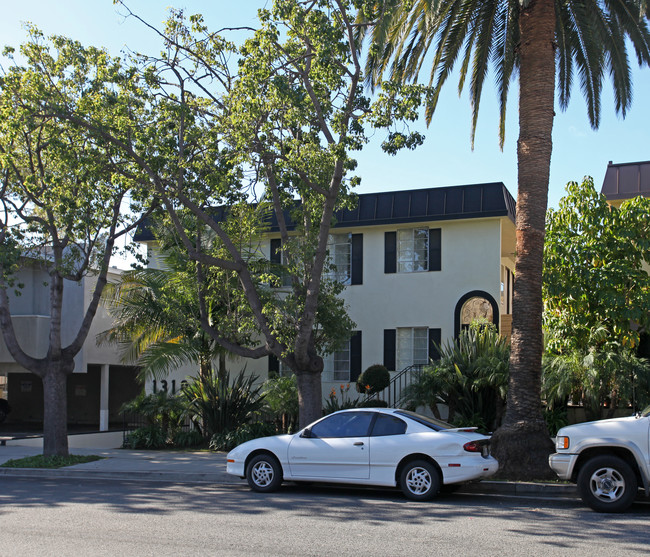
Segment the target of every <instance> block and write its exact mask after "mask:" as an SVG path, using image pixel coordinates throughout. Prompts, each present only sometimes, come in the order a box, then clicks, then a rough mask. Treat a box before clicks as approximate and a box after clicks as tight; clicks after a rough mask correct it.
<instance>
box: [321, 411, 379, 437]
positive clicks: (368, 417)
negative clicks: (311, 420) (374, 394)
mask: <svg viewBox="0 0 650 557" xmlns="http://www.w3.org/2000/svg"><path fill="white" fill-rule="evenodd" d="M372 417H373V414H372V413H371V412H344V413H342V414H333V415H332V416H328V417H327V418H324V419H323V420H321V421H320V422H318V423H317V424H315V425H314V426H313V427H312V428H311V434H312V436H313V437H320V438H327V437H367V436H368V428H369V427H370V422H371V421H372Z"/></svg>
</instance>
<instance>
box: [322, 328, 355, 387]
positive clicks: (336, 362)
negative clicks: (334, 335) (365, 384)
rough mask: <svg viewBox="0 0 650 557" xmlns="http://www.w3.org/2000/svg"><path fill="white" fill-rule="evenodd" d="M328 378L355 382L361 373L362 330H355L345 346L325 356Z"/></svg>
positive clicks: (325, 370)
mask: <svg viewBox="0 0 650 557" xmlns="http://www.w3.org/2000/svg"><path fill="white" fill-rule="evenodd" d="M323 360H324V361H323V366H324V367H323V371H324V372H325V377H326V380H331V381H337V382H338V381H342V382H344V383H353V382H354V381H356V380H357V379H358V378H359V375H360V374H361V331H354V332H353V333H352V336H351V337H350V340H349V341H348V342H346V343H345V345H344V346H343V348H341V349H340V350H337V351H336V352H334V353H333V354H328V355H327V356H325V357H324V358H323Z"/></svg>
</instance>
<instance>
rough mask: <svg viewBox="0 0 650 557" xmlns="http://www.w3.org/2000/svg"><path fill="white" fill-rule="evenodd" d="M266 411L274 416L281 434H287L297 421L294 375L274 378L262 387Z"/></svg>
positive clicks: (296, 388) (296, 389)
mask: <svg viewBox="0 0 650 557" xmlns="http://www.w3.org/2000/svg"><path fill="white" fill-rule="evenodd" d="M262 389H263V392H264V400H265V402H266V406H267V407H268V409H269V410H270V411H271V412H272V413H273V414H274V416H275V417H276V420H277V421H278V425H279V427H280V429H281V430H282V432H284V433H288V432H289V431H291V430H293V429H294V428H295V425H296V423H297V421H298V384H297V380H296V376H295V375H293V374H292V375H285V376H282V377H274V378H272V379H269V380H268V381H266V382H265V383H264V385H263V387H262Z"/></svg>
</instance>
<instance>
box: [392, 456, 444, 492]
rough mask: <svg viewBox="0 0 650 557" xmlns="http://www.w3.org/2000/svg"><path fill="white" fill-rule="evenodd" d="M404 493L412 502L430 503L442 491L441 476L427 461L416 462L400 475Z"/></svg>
mask: <svg viewBox="0 0 650 557" xmlns="http://www.w3.org/2000/svg"><path fill="white" fill-rule="evenodd" d="M400 487H401V488H402V493H404V495H405V496H406V497H407V498H408V499H411V500H412V501H430V500H431V499H433V498H434V497H435V496H436V495H437V494H438V491H439V490H440V475H439V474H438V470H436V468H435V466H434V465H433V464H431V463H430V462H427V461H426V460H414V461H412V462H409V463H408V464H407V465H406V466H404V468H403V469H402V473H401V474H400Z"/></svg>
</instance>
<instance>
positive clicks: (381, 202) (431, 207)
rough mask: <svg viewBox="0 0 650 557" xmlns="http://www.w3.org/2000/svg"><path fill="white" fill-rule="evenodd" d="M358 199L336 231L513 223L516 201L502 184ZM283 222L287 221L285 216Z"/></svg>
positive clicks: (142, 238)
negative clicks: (500, 220)
mask: <svg viewBox="0 0 650 557" xmlns="http://www.w3.org/2000/svg"><path fill="white" fill-rule="evenodd" d="M357 197H358V203H357V205H356V207H355V208H354V209H344V210H341V211H337V212H336V214H335V216H336V225H335V228H347V227H352V226H377V225H386V224H401V223H411V222H412V223H415V222H425V221H437V220H457V219H476V218H486V217H508V218H510V219H511V220H512V221H513V222H514V220H515V200H514V198H513V197H512V195H510V192H509V191H508V190H507V189H506V187H505V185H504V184H503V183H502V182H491V183H487V184H470V185H465V186H446V187H437V188H427V189H418V190H404V191H391V192H381V193H362V194H359V195H358V196H357ZM225 211H226V208H225V207H217V208H216V209H215V211H214V217H215V219H217V220H221V219H222V218H224V214H225ZM285 218H287V219H288V212H287V214H285ZM287 222H289V221H288V220H287ZM270 225H271V226H270V232H277V231H278V230H279V228H278V222H277V218H276V216H275V214H274V213H273V214H272V215H271V223H270ZM153 239H154V238H153V235H152V233H151V230H150V229H149V228H148V227H147V226H146V223H145V224H144V225H143V227H142V228H140V229H138V231H137V232H136V235H135V241H136V242H147V241H151V240H153Z"/></svg>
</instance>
